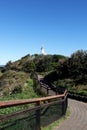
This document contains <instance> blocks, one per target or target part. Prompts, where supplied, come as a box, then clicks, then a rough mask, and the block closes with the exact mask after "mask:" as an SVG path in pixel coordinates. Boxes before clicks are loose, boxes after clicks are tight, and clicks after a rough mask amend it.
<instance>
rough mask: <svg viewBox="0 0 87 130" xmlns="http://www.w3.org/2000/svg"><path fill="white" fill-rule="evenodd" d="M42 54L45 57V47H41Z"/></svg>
mask: <svg viewBox="0 0 87 130" xmlns="http://www.w3.org/2000/svg"><path fill="white" fill-rule="evenodd" d="M41 53H42V55H45V51H44V47H41Z"/></svg>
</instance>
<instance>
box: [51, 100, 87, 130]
mask: <svg viewBox="0 0 87 130" xmlns="http://www.w3.org/2000/svg"><path fill="white" fill-rule="evenodd" d="M69 107H70V116H69V117H68V118H67V119H66V120H65V121H64V122H62V123H61V124H60V125H59V126H58V127H56V128H54V129H53V130H87V103H83V102H79V101H75V100H72V99H69Z"/></svg>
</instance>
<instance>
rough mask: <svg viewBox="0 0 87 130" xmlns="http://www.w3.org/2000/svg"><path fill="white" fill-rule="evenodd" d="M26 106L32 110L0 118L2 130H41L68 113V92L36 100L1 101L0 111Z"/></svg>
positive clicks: (0, 128) (0, 129)
mask: <svg viewBox="0 0 87 130" xmlns="http://www.w3.org/2000/svg"><path fill="white" fill-rule="evenodd" d="M25 104H34V106H33V107H32V108H29V109H26V110H21V111H17V112H14V113H11V114H7V115H1V116H0V130H41V127H45V126H47V125H49V124H51V123H52V122H54V121H56V120H58V119H59V118H60V117H61V116H63V115H64V114H65V113H66V109H67V90H65V92H64V93H63V94H60V95H54V96H48V97H43V98H36V99H30V100H29V99H26V100H12V101H1V102H0V109H6V108H8V107H14V106H19V105H25Z"/></svg>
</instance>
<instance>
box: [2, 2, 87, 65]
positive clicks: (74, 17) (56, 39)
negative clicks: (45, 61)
mask: <svg viewBox="0 0 87 130" xmlns="http://www.w3.org/2000/svg"><path fill="white" fill-rule="evenodd" d="M41 46H44V48H45V52H46V53H47V54H61V55H65V56H70V55H71V54H72V53H74V52H75V51H77V50H81V49H83V50H87V0H0V64H6V63H7V62H8V61H10V60H11V61H15V60H18V59H20V58H21V57H23V56H25V55H27V54H31V55H32V54H40V53H41V50H40V49H41Z"/></svg>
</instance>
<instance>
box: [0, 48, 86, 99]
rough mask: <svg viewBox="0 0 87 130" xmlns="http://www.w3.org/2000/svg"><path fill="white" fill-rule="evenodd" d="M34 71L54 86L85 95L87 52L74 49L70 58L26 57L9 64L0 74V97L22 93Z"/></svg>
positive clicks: (49, 56) (51, 56) (58, 56)
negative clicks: (1, 95) (0, 95)
mask: <svg viewBox="0 0 87 130" xmlns="http://www.w3.org/2000/svg"><path fill="white" fill-rule="evenodd" d="M34 71H36V72H38V73H40V74H43V75H44V76H45V80H49V81H50V82H52V83H53V84H54V85H56V86H66V87H67V88H68V90H69V91H70V92H74V93H78V94H80V95H85V96H87V51H83V50H78V51H76V52H74V53H73V54H72V55H71V56H70V57H65V56H62V55H38V54H35V55H29V54H28V55H26V56H24V57H22V58H21V59H20V60H17V61H15V62H11V61H9V62H8V63H7V64H6V66H5V67H4V68H2V69H1V72H0V80H1V81H2V83H1V85H0V86H1V87H0V91H1V88H2V90H3V94H14V93H21V92H23V91H24V89H25V88H26V87H25V86H26V85H25V84H26V82H27V80H28V79H30V75H31V73H32V72H34ZM5 90H6V91H5ZM1 94H2V93H1Z"/></svg>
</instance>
